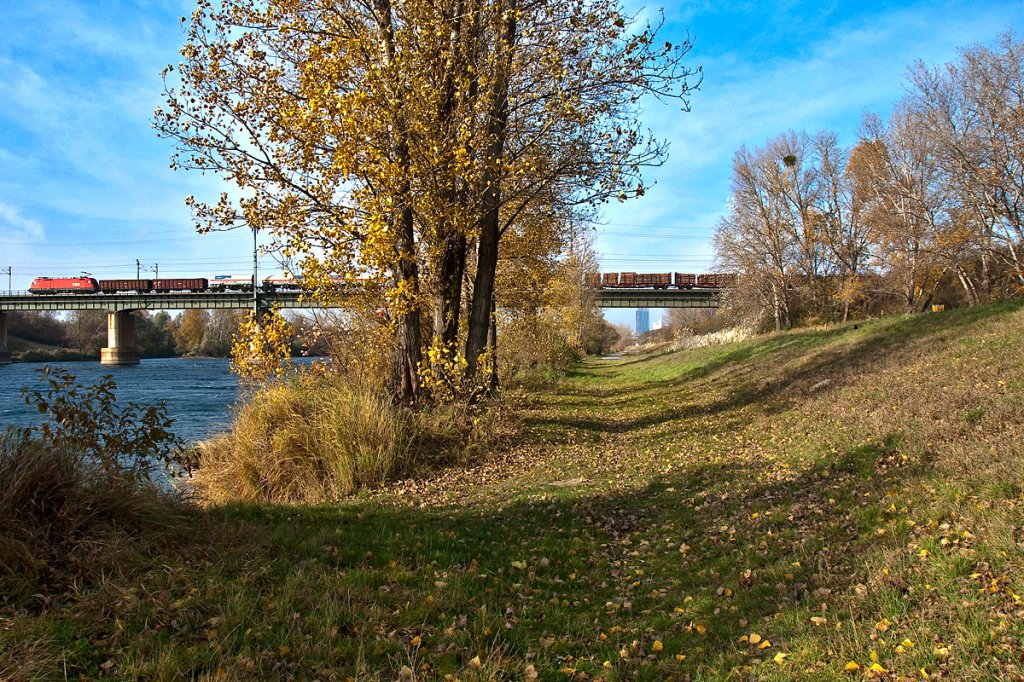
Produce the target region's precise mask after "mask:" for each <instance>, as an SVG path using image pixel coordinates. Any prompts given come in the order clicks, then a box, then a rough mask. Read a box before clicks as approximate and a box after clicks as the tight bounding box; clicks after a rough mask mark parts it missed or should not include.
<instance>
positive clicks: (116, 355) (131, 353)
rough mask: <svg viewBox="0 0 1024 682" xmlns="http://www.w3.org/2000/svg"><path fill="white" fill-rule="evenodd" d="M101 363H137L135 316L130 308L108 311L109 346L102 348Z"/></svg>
mask: <svg viewBox="0 0 1024 682" xmlns="http://www.w3.org/2000/svg"><path fill="white" fill-rule="evenodd" d="M100 364H101V365H137V364H139V349H138V348H136V347H135V316H134V315H132V311H130V310H119V311H116V312H110V313H107V347H106V348H101V349H100Z"/></svg>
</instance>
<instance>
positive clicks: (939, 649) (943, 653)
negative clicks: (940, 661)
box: [932, 646, 949, 658]
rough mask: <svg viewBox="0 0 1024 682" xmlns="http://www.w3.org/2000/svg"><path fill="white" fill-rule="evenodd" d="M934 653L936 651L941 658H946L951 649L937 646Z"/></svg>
mask: <svg viewBox="0 0 1024 682" xmlns="http://www.w3.org/2000/svg"><path fill="white" fill-rule="evenodd" d="M932 653H934V654H935V655H936V656H938V657H940V658H946V657H947V656H949V649H947V648H946V647H944V646H940V647H935V649H934V650H933V652H932Z"/></svg>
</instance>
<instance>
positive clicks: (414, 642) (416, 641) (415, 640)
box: [409, 635, 423, 646]
mask: <svg viewBox="0 0 1024 682" xmlns="http://www.w3.org/2000/svg"><path fill="white" fill-rule="evenodd" d="M422 641H423V640H422V639H420V636H419V635H416V636H415V637H413V638H412V639H410V640H409V644H412V645H413V646H419V645H420V643H421V642H422Z"/></svg>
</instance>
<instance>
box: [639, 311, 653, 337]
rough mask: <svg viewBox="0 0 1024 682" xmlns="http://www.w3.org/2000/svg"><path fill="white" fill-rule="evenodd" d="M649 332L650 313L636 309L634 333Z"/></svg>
mask: <svg viewBox="0 0 1024 682" xmlns="http://www.w3.org/2000/svg"><path fill="white" fill-rule="evenodd" d="M649 331H651V313H650V311H649V310H647V308H637V311H636V333H637V334H643V333H644V332H649Z"/></svg>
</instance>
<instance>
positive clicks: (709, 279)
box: [697, 272, 736, 289]
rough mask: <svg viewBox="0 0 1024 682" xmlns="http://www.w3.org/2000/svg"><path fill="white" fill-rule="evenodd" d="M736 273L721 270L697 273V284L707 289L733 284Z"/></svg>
mask: <svg viewBox="0 0 1024 682" xmlns="http://www.w3.org/2000/svg"><path fill="white" fill-rule="evenodd" d="M735 284H736V275H733V274H731V273H723V272H711V273H706V274H700V275H697V286H699V287H707V288H709V289H722V288H724V287H731V286H735Z"/></svg>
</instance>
